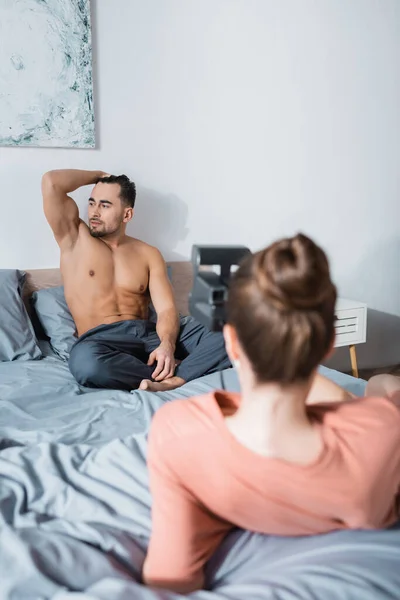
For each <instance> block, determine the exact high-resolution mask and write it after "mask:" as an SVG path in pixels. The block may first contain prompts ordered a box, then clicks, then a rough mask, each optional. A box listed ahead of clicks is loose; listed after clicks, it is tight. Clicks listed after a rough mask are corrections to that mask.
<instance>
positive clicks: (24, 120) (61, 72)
mask: <svg viewBox="0 0 400 600" xmlns="http://www.w3.org/2000/svg"><path fill="white" fill-rule="evenodd" d="M0 146H53V147H67V148H68V147H73V148H93V147H94V146H95V130H94V111H93V82H92V41H91V28H90V4H89V0H0Z"/></svg>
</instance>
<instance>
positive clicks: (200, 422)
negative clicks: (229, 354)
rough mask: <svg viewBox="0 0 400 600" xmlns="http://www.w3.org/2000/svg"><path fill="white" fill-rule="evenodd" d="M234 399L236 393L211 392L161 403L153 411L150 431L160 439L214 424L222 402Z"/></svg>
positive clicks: (184, 433)
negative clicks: (161, 404)
mask: <svg viewBox="0 0 400 600" xmlns="http://www.w3.org/2000/svg"><path fill="white" fill-rule="evenodd" d="M234 403H236V394H230V393H228V392H215V391H214V392H210V393H208V394H203V395H201V396H194V397H192V398H182V399H179V400H174V401H172V402H168V403H167V404H164V405H163V406H162V407H161V408H160V409H159V410H158V411H157V412H156V414H155V415H154V417H153V421H152V424H151V434H152V435H154V434H155V433H156V434H157V436H158V437H159V439H163V441H167V440H168V439H171V438H173V439H175V440H176V439H177V438H182V437H186V436H193V435H195V434H197V433H204V432H205V431H206V430H213V429H215V428H216V426H217V424H218V422H220V421H221V419H222V418H223V411H224V410H225V406H227V405H230V404H234Z"/></svg>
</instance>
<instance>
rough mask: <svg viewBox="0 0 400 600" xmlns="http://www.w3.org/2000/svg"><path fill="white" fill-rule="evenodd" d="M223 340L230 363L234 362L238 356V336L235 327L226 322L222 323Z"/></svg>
mask: <svg viewBox="0 0 400 600" xmlns="http://www.w3.org/2000/svg"><path fill="white" fill-rule="evenodd" d="M223 334H224V340H225V348H226V351H227V353H228V356H229V359H230V361H231V363H233V364H234V363H235V362H236V361H237V360H238V358H239V352H238V344H239V342H238V338H237V334H236V331H235V328H234V327H232V325H229V324H228V323H227V324H226V325H224V329H223Z"/></svg>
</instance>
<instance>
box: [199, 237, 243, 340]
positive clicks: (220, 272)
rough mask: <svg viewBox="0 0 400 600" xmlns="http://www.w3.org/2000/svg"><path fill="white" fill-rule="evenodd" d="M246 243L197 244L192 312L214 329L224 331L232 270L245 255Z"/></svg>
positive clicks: (203, 323) (205, 324)
mask: <svg viewBox="0 0 400 600" xmlns="http://www.w3.org/2000/svg"><path fill="white" fill-rule="evenodd" d="M250 253H251V252H250V250H249V249H248V248H246V246H197V245H196V246H193V247H192V266H193V287H192V291H191V293H190V294H189V310H190V314H191V315H192V316H193V317H194V318H195V319H197V321H199V322H200V323H201V324H202V325H204V326H205V327H207V328H208V329H210V330H211V331H222V328H223V326H224V323H225V321H226V313H225V302H226V299H227V294H228V284H229V279H230V276H231V273H232V272H233V269H234V268H237V267H238V265H239V264H240V262H241V261H242V260H243V258H244V257H245V256H247V255H248V254H250Z"/></svg>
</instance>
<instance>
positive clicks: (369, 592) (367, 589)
mask: <svg viewBox="0 0 400 600" xmlns="http://www.w3.org/2000/svg"><path fill="white" fill-rule="evenodd" d="M44 350H45V352H46V356H45V358H44V359H43V360H41V361H29V362H13V363H1V364H0V444H1V446H0V447H1V451H0V578H1V580H0V598H1V599H7V600H9V599H13V600H29V599H32V600H33V599H35V600H36V599H40V600H44V599H50V598H51V599H57V600H61V599H63V598H71V599H72V598H74V599H76V600H78V599H79V600H86V599H87V600H89V599H104V600H106V599H107V600H112V599H118V600H125V599H126V600H128V599H129V600H132V599H139V600H140V599H146V600H161V599H163V600H167V599H168V600H169V599H171V600H172V599H173V598H177V597H178V596H177V595H175V594H172V593H170V592H167V591H163V590H152V589H150V588H146V587H144V586H142V585H141V583H140V573H141V567H142V563H143V560H144V557H145V552H146V548H147V544H148V540H149V535H150V531H151V497H150V494H149V490H148V474H147V468H146V445H147V442H146V440H147V433H148V429H149V424H150V421H151V417H152V415H153V414H154V412H155V411H156V410H157V409H158V408H159V407H160V406H161V405H162V404H163V403H164V402H168V401H173V400H174V399H176V398H183V397H188V396H192V395H197V394H202V393H207V392H208V391H211V390H212V389H215V388H216V387H218V388H225V389H229V390H237V389H238V381H237V377H236V373H235V371H234V369H229V370H227V371H223V372H221V373H218V374H214V375H210V376H207V377H203V378H201V379H199V380H196V381H193V382H190V383H188V384H186V385H185V386H183V387H182V388H180V389H179V390H175V391H173V392H163V393H158V394H154V393H151V392H143V391H134V392H132V393H127V392H121V391H113V390H96V391H94V390H87V389H84V388H81V387H80V386H79V385H77V384H76V382H75V381H74V379H73V378H72V377H71V375H70V373H69V371H68V367H67V365H66V363H65V362H63V361H61V360H59V359H58V358H57V357H55V356H54V355H52V353H51V351H50V350H49V348H48V347H46V348H44ZM323 372H324V374H325V375H327V376H329V377H331V378H332V379H333V380H334V381H336V382H337V383H339V384H340V385H343V386H344V387H347V388H348V389H349V390H350V391H352V392H353V393H356V394H359V395H362V393H363V390H364V386H365V383H364V382H362V381H360V380H356V379H353V378H352V377H348V376H345V375H343V374H340V373H337V372H334V371H330V370H324V371H323ZM165 551H166V552H168V548H165ZM399 564H400V529H399V527H398V526H395V527H393V528H391V529H388V530H384V531H341V532H336V533H331V534H328V535H321V536H314V537H308V538H307V537H302V538H281V537H276V536H265V535H258V534H254V533H250V532H246V531H241V530H234V531H232V532H231V533H230V534H229V535H228V537H227V538H226V539H225V541H224V543H223V544H222V545H221V547H220V548H219V549H218V550H217V552H216V553H215V555H214V556H213V558H212V559H211V561H210V562H209V563H208V565H207V575H206V587H207V590H203V591H199V592H196V593H194V594H192V595H191V597H192V598H193V599H195V600H206V599H207V600H222V599H227V598H229V599H232V600H243V599H244V598H245V599H248V600H252V599H254V600H256V599H262V598H265V599H271V600H272V599H273V600H306V599H307V600H308V599H310V600H311V599H312V600H316V599H319V598H321V599H323V600H331V599H332V600H333V599H338V600H339V599H340V600H344V599H346V600H350V599H354V600H359V599H361V598H362V599H363V600H364V599H365V600H379V599H382V600H388V599H393V600H394V599H397V598H398V597H399V591H398V590H400V569H398V565H399Z"/></svg>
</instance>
